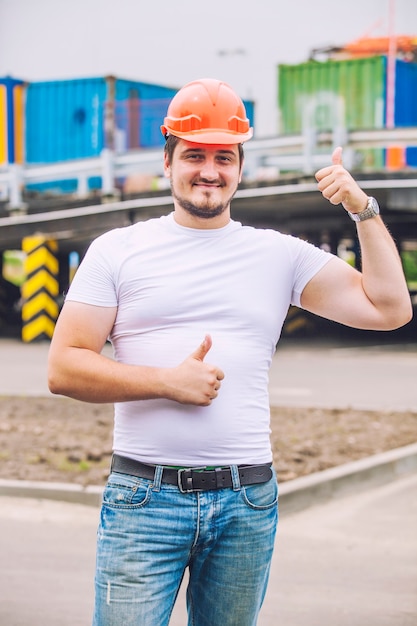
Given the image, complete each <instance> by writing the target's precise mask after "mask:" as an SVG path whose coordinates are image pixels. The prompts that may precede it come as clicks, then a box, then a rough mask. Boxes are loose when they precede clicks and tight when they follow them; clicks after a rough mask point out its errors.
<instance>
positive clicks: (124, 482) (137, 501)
mask: <svg viewBox="0 0 417 626" xmlns="http://www.w3.org/2000/svg"><path fill="white" fill-rule="evenodd" d="M151 495H152V484H151V482H150V481H147V480H144V479H140V478H136V477H135V476H128V475H126V474H117V473H113V474H111V475H110V477H109V479H108V481H107V485H106V487H105V488H104V491H103V505H104V506H108V507H110V508H116V509H126V508H137V507H143V506H145V504H147V503H148V502H149V500H150V499H151Z"/></svg>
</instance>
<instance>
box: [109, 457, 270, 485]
mask: <svg viewBox="0 0 417 626" xmlns="http://www.w3.org/2000/svg"><path fill="white" fill-rule="evenodd" d="M155 469H156V465H147V464H146V463H141V462H140V461H135V460H134V459H129V458H128V457H125V456H120V455H118V454H113V459H112V465H111V471H112V472H118V473H119V474H130V475H131V476H137V477H138V478H148V479H149V480H153V478H154V477H155ZM238 472H239V480H240V484H241V485H256V484H258V483H266V482H267V481H268V480H270V479H271V478H272V469H271V463H266V464H265V465H238ZM161 481H162V482H164V483H168V484H169V485H177V487H179V489H180V491H181V492H182V493H189V492H191V491H208V490H210V489H223V488H225V487H232V486H233V480H232V472H231V469H230V467H219V468H215V469H212V470H211V469H209V470H207V469H198V468H193V467H184V468H181V469H174V468H171V467H164V469H163V472H162V479H161Z"/></svg>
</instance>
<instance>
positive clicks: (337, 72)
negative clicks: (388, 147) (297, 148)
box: [278, 56, 386, 168]
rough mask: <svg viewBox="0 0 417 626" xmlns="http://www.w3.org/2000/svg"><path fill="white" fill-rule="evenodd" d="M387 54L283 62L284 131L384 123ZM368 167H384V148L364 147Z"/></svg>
mask: <svg viewBox="0 0 417 626" xmlns="http://www.w3.org/2000/svg"><path fill="white" fill-rule="evenodd" d="M385 77H386V58H385V57H383V56H378V57H367V58H361V59H347V60H342V61H333V60H330V61H324V62H320V61H308V62H306V63H301V64H299V65H280V66H278V108H279V133H280V134H298V133H302V132H303V131H304V130H310V129H316V130H333V129H335V128H338V127H341V128H346V129H347V130H358V129H373V128H383V127H384V122H385V90H386V85H385V81H386V79H385ZM361 156H362V166H363V167H372V168H375V167H383V164H384V153H383V151H382V150H366V151H362V155H361Z"/></svg>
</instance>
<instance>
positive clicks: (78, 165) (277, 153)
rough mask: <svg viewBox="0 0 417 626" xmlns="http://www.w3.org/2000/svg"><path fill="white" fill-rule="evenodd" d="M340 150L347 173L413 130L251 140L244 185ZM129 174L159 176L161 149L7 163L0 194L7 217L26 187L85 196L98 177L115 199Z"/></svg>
mask: <svg viewBox="0 0 417 626" xmlns="http://www.w3.org/2000/svg"><path fill="white" fill-rule="evenodd" d="M338 145H341V146H343V148H344V163H345V164H346V166H347V168H348V169H351V168H352V166H353V164H354V163H355V153H356V151H358V150H361V149H369V148H389V147H393V146H395V147H401V148H406V147H411V146H417V127H407V128H393V129H375V130H355V131H347V130H346V129H344V128H336V129H334V130H333V131H331V132H330V131H329V132H317V131H312V130H310V131H308V132H304V133H303V134H301V135H282V136H277V137H272V138H267V139H259V140H256V139H254V140H252V141H251V142H249V143H247V144H245V166H244V178H245V180H253V181H257V180H259V179H262V177H264V176H265V175H267V176H269V177H271V172H273V173H274V175H275V176H278V175H279V173H280V172H281V171H285V172H301V173H303V174H306V175H311V174H313V173H314V172H315V171H316V170H317V169H319V168H320V167H323V166H325V165H327V164H329V163H330V159H331V153H332V150H333V149H334V148H335V147H336V146H338ZM132 173H135V174H136V173H137V174H139V173H141V174H148V175H151V176H155V177H158V178H159V177H161V178H162V177H163V151H162V149H161V148H156V149H140V150H135V151H130V152H127V153H125V154H116V153H115V152H113V151H111V150H108V149H105V150H103V151H102V153H101V155H100V156H99V157H96V158H85V159H78V160H76V161H65V162H60V163H54V164H51V165H25V166H22V165H18V164H11V165H9V166H8V167H5V168H2V169H0V190H1V192H2V197H3V199H4V200H6V201H7V204H8V209H9V211H10V212H15V211H19V210H20V211H22V210H24V207H25V205H24V201H23V190H24V188H25V187H26V186H27V185H30V184H34V183H45V182H51V181H62V180H72V179H76V180H77V181H78V182H77V196H78V197H80V198H82V197H85V196H87V195H88V193H89V191H88V179H89V178H90V177H93V176H98V177H100V178H101V181H102V184H101V194H102V195H103V196H115V195H117V192H116V180H117V179H123V178H125V177H126V176H129V175H130V174H132Z"/></svg>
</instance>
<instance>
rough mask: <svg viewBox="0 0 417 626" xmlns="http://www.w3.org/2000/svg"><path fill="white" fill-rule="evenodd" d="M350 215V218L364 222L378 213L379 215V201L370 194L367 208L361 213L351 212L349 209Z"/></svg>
mask: <svg viewBox="0 0 417 626" xmlns="http://www.w3.org/2000/svg"><path fill="white" fill-rule="evenodd" d="M348 215H349V217H350V219H352V220H353V221H354V222H363V221H365V220H369V219H370V218H371V217H376V216H377V215H379V206H378V202H377V201H376V200H375V198H372V197H371V196H370V197H369V198H368V202H367V204H366V209H364V210H363V211H361V212H360V213H351V212H350V211H348Z"/></svg>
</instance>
